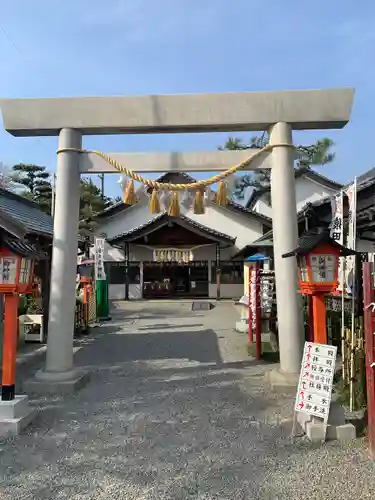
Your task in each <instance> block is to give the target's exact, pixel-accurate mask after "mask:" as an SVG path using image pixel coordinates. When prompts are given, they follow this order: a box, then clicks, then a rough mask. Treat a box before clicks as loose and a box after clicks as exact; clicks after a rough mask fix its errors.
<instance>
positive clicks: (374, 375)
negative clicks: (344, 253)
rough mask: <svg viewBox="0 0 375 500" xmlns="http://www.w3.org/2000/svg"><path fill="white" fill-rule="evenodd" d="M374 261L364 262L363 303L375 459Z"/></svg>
mask: <svg viewBox="0 0 375 500" xmlns="http://www.w3.org/2000/svg"><path fill="white" fill-rule="evenodd" d="M373 270H374V265H373V263H372V262H365V263H364V264H363V303H364V316H365V318H364V330H365V349H366V358H365V359H366V386H367V413H368V439H369V454H370V458H371V459H373V460H375V367H372V366H371V365H372V363H374V362H375V350H374V347H375V342H374V340H375V339H374V331H375V330H374V316H373V307H372V303H373V301H374V289H373Z"/></svg>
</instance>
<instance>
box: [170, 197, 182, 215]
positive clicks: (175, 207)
mask: <svg viewBox="0 0 375 500" xmlns="http://www.w3.org/2000/svg"><path fill="white" fill-rule="evenodd" d="M168 215H170V216H171V217H179V216H180V200H179V196H178V192H177V191H174V192H173V193H172V198H171V202H170V204H169V208H168Z"/></svg>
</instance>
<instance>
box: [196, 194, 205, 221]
mask: <svg viewBox="0 0 375 500" xmlns="http://www.w3.org/2000/svg"><path fill="white" fill-rule="evenodd" d="M194 213H195V214H196V215H202V214H204V204H203V192H202V190H201V189H197V191H196V192H195V198H194Z"/></svg>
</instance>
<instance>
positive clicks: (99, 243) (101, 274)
mask: <svg viewBox="0 0 375 500" xmlns="http://www.w3.org/2000/svg"><path fill="white" fill-rule="evenodd" d="M104 244H105V239H104V238H95V248H94V250H95V280H97V281H100V280H105V279H106V275H105V271H104Z"/></svg>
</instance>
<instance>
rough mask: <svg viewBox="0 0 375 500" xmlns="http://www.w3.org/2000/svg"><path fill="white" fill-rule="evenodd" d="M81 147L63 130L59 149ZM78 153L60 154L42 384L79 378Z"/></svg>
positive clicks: (71, 132)
mask: <svg viewBox="0 0 375 500" xmlns="http://www.w3.org/2000/svg"><path fill="white" fill-rule="evenodd" d="M81 147H82V135H81V133H80V132H79V131H77V130H73V129H62V130H61V132H60V137H59V149H63V148H77V149H80V148H81ZM78 156H79V153H76V152H73V151H66V152H62V153H59V154H58V159H57V182H56V206H55V216H54V235H53V251H52V268H51V291H50V304H49V324H48V341H47V362H46V368H45V370H41V371H39V372H38V373H37V374H36V378H37V379H39V380H46V381H47V380H48V381H51V382H52V381H56V382H59V381H61V382H63V381H66V380H70V379H72V378H75V377H76V372H75V371H74V369H73V332H74V322H75V301H76V291H75V289H76V272H77V247H78V220H79V192H80V186H79V184H80V173H79V164H78V161H79V160H78Z"/></svg>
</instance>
